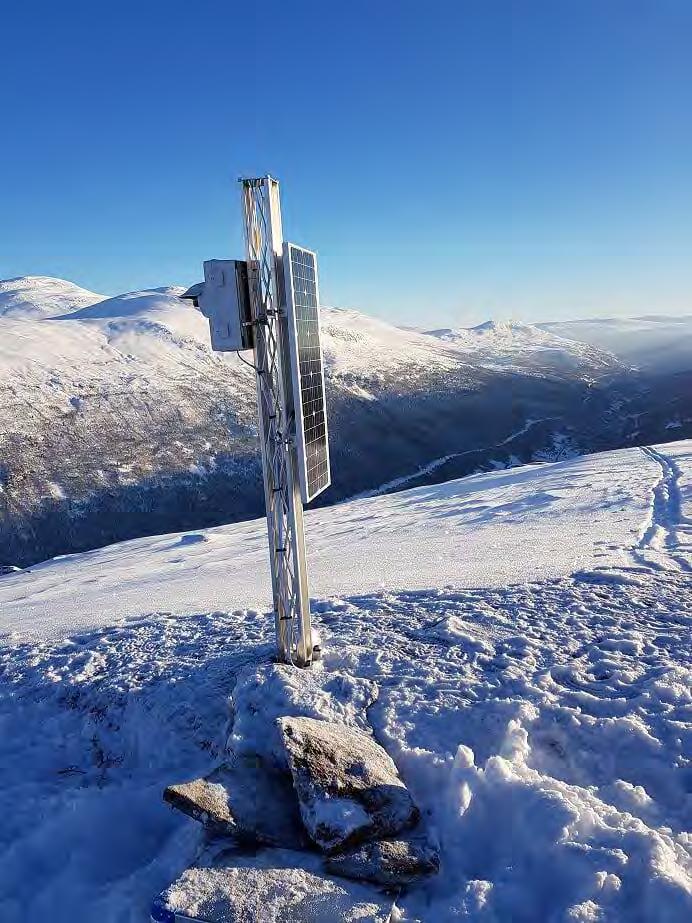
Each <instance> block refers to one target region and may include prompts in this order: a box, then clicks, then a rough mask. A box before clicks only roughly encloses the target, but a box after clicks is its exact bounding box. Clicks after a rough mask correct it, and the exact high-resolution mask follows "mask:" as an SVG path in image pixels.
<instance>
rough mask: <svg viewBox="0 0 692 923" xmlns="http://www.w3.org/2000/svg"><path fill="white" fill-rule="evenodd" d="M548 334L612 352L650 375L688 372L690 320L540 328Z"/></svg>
mask: <svg viewBox="0 0 692 923" xmlns="http://www.w3.org/2000/svg"><path fill="white" fill-rule="evenodd" d="M538 326H539V327H540V328H541V330H544V331H546V332H548V333H550V334H553V335H557V336H562V337H566V338H567V339H571V340H580V341H581V342H583V343H588V344H591V345H592V346H595V347H596V348H597V349H605V350H608V351H609V352H612V353H613V354H614V355H616V356H617V357H618V359H620V360H621V361H622V362H626V363H627V364H628V365H634V366H638V367H639V368H641V369H643V370H646V371H648V372H652V373H659V374H661V373H674V372H683V371H689V370H690V357H691V356H692V316H687V317H685V316H681V317H666V316H665V315H651V316H649V317H611V318H595V319H592V320H576V321H557V322H553V323H548V324H539V325H538Z"/></svg>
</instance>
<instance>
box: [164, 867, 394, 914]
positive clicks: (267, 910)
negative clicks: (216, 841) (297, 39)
mask: <svg viewBox="0 0 692 923" xmlns="http://www.w3.org/2000/svg"><path fill="white" fill-rule="evenodd" d="M165 911H167V912H168V914H169V915H170V914H172V913H175V914H180V915H181V916H184V917H185V919H191V920H198V921H200V923H260V921H267V923H269V921H271V923H389V921H390V919H391V916H390V915H391V911H392V900H391V898H387V897H386V896H385V895H383V894H381V893H379V892H377V891H375V890H374V889H372V888H368V887H366V886H364V885H362V884H358V883H356V882H351V881H346V880H344V879H343V878H334V877H333V876H331V875H327V874H325V873H324V871H323V869H322V867H321V863H320V860H319V858H317V857H310V856H307V855H306V854H305V853H293V852H291V851H290V850H278V849H265V850H262V851H260V852H257V853H255V854H251V855H248V854H244V853H241V852H238V851H234V850H228V851H226V852H223V853H220V854H218V855H215V856H214V857H213V858H212V859H210V860H207V861H202V862H201V863H199V864H197V865H196V866H195V867H194V868H191V869H189V870H188V871H186V872H184V873H183V875H182V876H181V877H180V878H179V879H178V880H177V881H175V882H174V883H173V884H172V885H171V886H170V887H169V888H168V889H167V890H166V891H165V892H164V894H163V895H162V897H161V899H160V900H159V901H158V902H157V905H156V914H158V915H159V919H161V920H166V919H167V917H166V916H165V915H164V912H165ZM156 914H152V916H153V917H154V919H156ZM169 918H170V916H169Z"/></svg>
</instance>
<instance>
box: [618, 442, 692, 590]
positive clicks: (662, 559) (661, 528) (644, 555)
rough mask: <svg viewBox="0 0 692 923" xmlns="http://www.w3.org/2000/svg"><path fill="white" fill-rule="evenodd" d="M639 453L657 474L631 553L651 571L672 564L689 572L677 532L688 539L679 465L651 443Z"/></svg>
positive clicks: (684, 547)
mask: <svg viewBox="0 0 692 923" xmlns="http://www.w3.org/2000/svg"><path fill="white" fill-rule="evenodd" d="M642 452H643V453H644V454H645V455H646V457H647V458H649V459H651V460H652V461H653V462H655V463H656V464H657V465H658V466H659V467H660V470H661V474H660V477H659V478H658V480H657V481H656V483H655V484H654V486H653V488H652V493H651V506H650V509H649V515H648V518H647V520H646V521H645V523H644V527H643V530H642V535H641V538H640V540H639V542H638V543H637V545H636V547H635V548H633V549H632V555H633V557H634V558H635V560H636V561H637V562H638V563H639V564H643V565H645V566H647V567H653V568H654V569H655V570H659V571H661V570H666V569H668V568H670V567H671V566H672V567H673V569H676V570H679V571H682V572H685V573H692V564H690V561H689V548H690V544H689V543H687V542H686V543H682V542H681V535H685V536H686V537H687V538H692V535H691V533H692V527H690V524H689V523H688V521H687V518H686V517H685V516H683V512H682V495H681V491H680V478H681V477H682V472H681V469H680V466H679V465H678V464H677V463H676V462H675V461H674V460H673V459H672V458H669V457H667V456H666V455H664V454H663V453H662V452H660V451H658V450H657V449H654V448H653V447H652V446H643V447H642Z"/></svg>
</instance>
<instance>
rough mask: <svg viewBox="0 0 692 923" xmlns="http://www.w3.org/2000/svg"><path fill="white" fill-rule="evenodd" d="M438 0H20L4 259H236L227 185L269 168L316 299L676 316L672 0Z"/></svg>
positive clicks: (539, 314) (682, 28) (690, 230)
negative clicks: (192, 1)
mask: <svg viewBox="0 0 692 923" xmlns="http://www.w3.org/2000/svg"><path fill="white" fill-rule="evenodd" d="M434 12H435V15H427V16H422V15H421V12H420V7H419V5H418V4H414V3H413V2H408V0H405V2H397V3H393V2H383V3H382V4H378V5H377V7H376V8H375V7H373V5H372V4H366V3H364V2H362V0H359V2H355V3H352V4H350V5H349V7H348V8H346V7H344V8H340V7H338V6H326V5H322V4H315V3H308V2H298V3H296V4H292V5H291V6H290V8H289V7H285V6H284V5H282V4H280V3H277V2H271V3H269V4H268V5H264V6H263V7H262V9H261V10H260V9H253V8H251V7H246V6H244V5H239V4H220V3H217V2H205V3H202V4H200V5H197V6H195V7H190V6H189V5H186V4H182V3H180V2H178V0H174V2H169V3H166V4H165V6H164V4H163V3H162V2H160V0H152V2H151V3H149V4H147V6H146V8H144V9H142V8H141V6H140V5H135V4H134V3H133V2H132V0H124V2H122V3H120V4H119V5H118V6H117V7H99V8H98V9H95V8H93V7H92V6H90V5H88V4H86V3H82V2H74V0H72V2H68V3H66V4H63V5H61V6H60V7H59V8H58V7H55V6H54V5H52V4H48V3H46V2H45V0H39V2H38V3H36V4H33V5H32V6H31V7H30V8H27V9H22V8H20V7H16V6H15V7H14V8H13V9H12V10H10V11H8V13H7V14H6V16H5V22H4V26H5V34H6V36H7V41H6V43H5V47H4V51H3V57H2V60H0V102H1V103H2V108H3V129H4V136H5V138H6V139H7V141H6V143H5V144H4V145H3V146H2V149H0V202H1V203H2V218H3V220H2V222H1V223H0V278H13V277H18V276H23V275H45V276H54V277H58V278H64V279H68V280H71V281H74V282H76V283H77V284H79V285H81V286H84V287H85V288H87V289H90V290H92V291H95V292H97V293H99V294H103V295H116V294H120V293H122V292H126V291H134V290H138V289H143V288H153V287H158V286H161V285H174V284H179V285H184V286H186V285H189V284H191V283H192V282H195V281H197V280H198V279H199V278H200V276H201V264H202V261H203V260H204V259H207V258H210V257H232V256H240V255H242V253H243V246H242V235H241V225H240V209H239V201H238V192H237V189H236V188H235V187H236V183H235V180H236V178H237V177H238V176H239V175H241V174H244V175H247V174H262V173H264V172H266V171H270V172H272V174H274V175H276V176H278V177H279V179H280V180H281V182H282V204H283V212H284V227H285V233H286V236H288V237H290V238H291V239H295V240H296V241H298V242H301V243H304V244H305V245H307V246H311V247H314V248H315V249H316V250H317V251H318V253H319V256H320V262H321V280H322V287H323V288H322V296H323V297H322V300H323V302H324V303H325V304H331V305H336V306H341V307H353V308H356V309H358V310H362V311H364V312H367V313H369V314H373V315H376V316H379V317H382V318H383V319H385V320H387V321H389V322H390V323H394V324H399V325H412V326H417V327H424V328H425V327H427V328H431V327H447V326H449V327H455V326H472V325H474V324H478V323H480V322H483V321H485V320H487V319H488V318H494V319H499V320H502V319H516V320H522V321H526V322H529V323H538V322H545V321H559V320H573V319H577V318H580V317H581V318H590V317H611V316H641V315H650V314H663V315H685V314H690V313H692V296H691V292H692V269H690V267H692V252H691V251H692V175H691V172H690V169H689V164H690V162H692V123H691V122H690V120H689V111H690V102H691V99H690V97H691V95H692V89H691V88H692V59H690V56H689V54H688V49H689V43H690V39H691V38H692V7H689V6H687V5H685V4H682V3H680V2H677V0H662V2H659V3H657V4H652V3H650V2H644V0H635V2H633V3H632V2H628V3H624V2H619V0H616V2H612V3H608V4H602V3H597V2H595V0H586V2H583V3H580V4H579V5H578V6H577V5H571V4H570V5H568V4H560V5H555V4H553V3H550V2H548V0H537V2H533V3H531V4H530V5H526V4H519V3H518V2H513V0H509V2H489V3H485V4H483V5H482V6H480V5H477V4H474V3H470V2H451V0H443V2H439V3H437V4H435V9H434ZM306 22H309V23H310V28H306V25H305V24H306ZM37 24H38V25H37Z"/></svg>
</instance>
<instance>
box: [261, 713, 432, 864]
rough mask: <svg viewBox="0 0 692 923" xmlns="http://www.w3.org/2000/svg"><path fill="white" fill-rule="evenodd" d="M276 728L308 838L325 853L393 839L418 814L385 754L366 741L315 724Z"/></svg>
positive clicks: (306, 721)
mask: <svg viewBox="0 0 692 923" xmlns="http://www.w3.org/2000/svg"><path fill="white" fill-rule="evenodd" d="M277 726H278V728H279V730H280V733H281V739H282V742H283V746H284V750H285V753H286V757H287V760H288V764H289V767H290V770H291V774H292V776H293V784H294V786H295V789H296V792H297V793H298V801H299V803H300V813H301V816H302V818H303V823H304V824H305V828H306V830H307V831H308V833H309V835H310V837H311V838H312V839H313V840H314V841H315V843H317V845H318V846H319V847H320V848H321V849H323V850H324V851H325V852H330V853H331V852H335V851H338V850H341V849H346V848H348V847H351V846H355V845H357V844H358V843H362V842H363V841H365V840H372V839H378V838H380V839H381V838H385V837H391V836H395V835H396V834H397V833H399V832H400V831H402V830H404V829H406V828H408V827H411V826H413V825H414V824H415V823H416V822H417V821H418V818H419V812H418V809H417V807H416V806H415V804H414V803H413V799H412V798H411V795H410V794H409V792H408V789H407V788H406V786H405V785H404V783H403V782H402V781H401V779H400V778H399V774H398V773H397V769H396V766H395V765H394V762H393V761H392V759H391V757H390V756H389V754H388V753H387V752H386V751H385V750H383V749H382V747H380V745H379V744H378V743H377V742H376V741H375V740H374V739H373V738H372V737H371V736H370V735H369V734H365V733H364V732H363V731H359V730H356V729H355V728H348V727H342V726H339V725H334V724H330V723H328V722H326V721H319V720H316V719H314V718H280V719H279V720H278V721H277Z"/></svg>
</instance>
